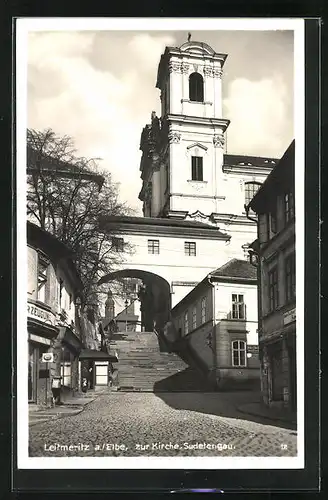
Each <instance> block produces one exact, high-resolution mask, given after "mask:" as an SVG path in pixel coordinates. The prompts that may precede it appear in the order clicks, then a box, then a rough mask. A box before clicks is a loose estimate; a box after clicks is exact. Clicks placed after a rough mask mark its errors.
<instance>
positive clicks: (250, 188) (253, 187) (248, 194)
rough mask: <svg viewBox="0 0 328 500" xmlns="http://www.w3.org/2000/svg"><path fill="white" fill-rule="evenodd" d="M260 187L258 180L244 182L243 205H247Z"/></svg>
mask: <svg viewBox="0 0 328 500" xmlns="http://www.w3.org/2000/svg"><path fill="white" fill-rule="evenodd" d="M260 187H261V183H260V182H246V183H245V205H246V206H248V205H249V204H250V202H251V201H252V199H253V198H254V196H255V195H256V193H257V192H258V190H259V189H260Z"/></svg>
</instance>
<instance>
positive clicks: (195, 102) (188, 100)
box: [181, 99, 213, 106]
mask: <svg viewBox="0 0 328 500" xmlns="http://www.w3.org/2000/svg"><path fill="white" fill-rule="evenodd" d="M181 102H190V103H192V104H203V105H206V104H209V105H210V106H213V103H212V102H211V101H191V100H190V99H181Z"/></svg>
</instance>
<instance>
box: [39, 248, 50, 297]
mask: <svg viewBox="0 0 328 500" xmlns="http://www.w3.org/2000/svg"><path fill="white" fill-rule="evenodd" d="M48 266H49V264H48V262H46V261H45V260H44V259H42V258H41V257H40V256H39V258H38V295H37V297H38V300H40V301H41V302H45V300H46V284H47V270H48Z"/></svg>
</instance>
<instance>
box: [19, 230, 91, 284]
mask: <svg viewBox="0 0 328 500" xmlns="http://www.w3.org/2000/svg"><path fill="white" fill-rule="evenodd" d="M26 226H27V227H26V232H27V244H28V245H31V246H33V247H36V248H38V249H39V250H41V251H42V252H43V253H45V254H46V255H47V257H49V258H50V259H51V260H53V261H54V262H58V261H60V260H63V261H64V262H65V264H66V265H67V270H68V271H69V274H70V276H71V278H72V279H73V280H74V284H75V286H76V288H77V289H79V290H82V288H83V284H82V281H81V278H80V276H79V274H78V272H77V270H76V267H75V265H74V262H73V257H74V253H73V252H72V250H71V249H70V248H69V247H68V246H67V245H65V244H64V243H63V242H62V241H60V240H59V239H58V238H56V236H54V235H53V234H51V233H49V232H48V231H45V229H42V228H41V227H39V226H37V225H36V224H33V223H32V222H30V221H27V222H26Z"/></svg>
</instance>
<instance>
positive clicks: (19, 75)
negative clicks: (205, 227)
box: [16, 18, 305, 469]
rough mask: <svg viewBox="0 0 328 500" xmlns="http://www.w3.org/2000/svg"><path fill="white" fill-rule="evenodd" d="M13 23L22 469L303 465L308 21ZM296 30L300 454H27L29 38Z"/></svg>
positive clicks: (55, 20)
mask: <svg viewBox="0 0 328 500" xmlns="http://www.w3.org/2000/svg"><path fill="white" fill-rule="evenodd" d="M16 22H17V24H16V33H17V35H16V106H17V108H16V109H17V117H16V131H17V136H16V138H17V160H16V161H17V200H16V204H17V368H16V369H17V466H18V468H19V469H136V468H138V469H175V468H176V469H302V468H304V347H303V343H304V271H303V263H304V174H305V171H304V163H305V159H304V125H305V111H304V109H305V90H304V74H305V73H304V70H305V60H304V51H305V49H304V19H301V18H299V19H297V18H294V19H288V18H283V19H279V18H262V19H260V18H257V19H251V18H250V19H246V18H244V19H243V18H239V19H195V18H190V19H187V18H185V19H179V18H170V19H169V18H167V19H165V18H146V19H142V18H107V19H106V18H99V19H97V18H18V19H17V21H16ZM66 30H67V31H82V30H94V31H96V30H104V31H105V30H106V31H110V30H124V31H129V30H135V31H137V30H138V31H141V30H143V31H161V30H162V31H163V30H170V31H193V30H194V31H199V30H215V31H216V30H231V31H232V30H236V31H238V30H255V31H266V30H292V31H294V130H295V134H294V135H295V145H296V157H295V165H297V183H296V186H295V189H296V197H295V198H296V213H297V217H296V245H297V252H296V273H297V274H296V275H297V307H296V316H297V317H296V328H297V360H298V361H297V382H298V383H297V387H298V389H297V402H298V403H297V404H298V412H297V449H298V455H297V456H296V457H287V458H284V457H236V458H228V457H199V458H198V457H197V458H195V457H165V458H164V457H132V458H128V457H122V458H121V457H108V458H107V457H105V458H100V457H90V458H89V457H85V458H84V457H59V458H54V457H38V458H36V457H29V456H28V396H27V383H26V382H25V381H26V380H27V363H25V362H19V360H26V359H27V342H26V325H27V313H26V290H27V278H26V277H27V253H26V216H25V214H26V128H27V36H28V33H29V32H31V31H66Z"/></svg>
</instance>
